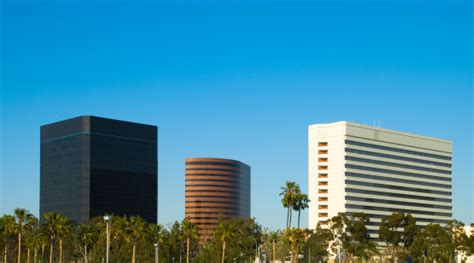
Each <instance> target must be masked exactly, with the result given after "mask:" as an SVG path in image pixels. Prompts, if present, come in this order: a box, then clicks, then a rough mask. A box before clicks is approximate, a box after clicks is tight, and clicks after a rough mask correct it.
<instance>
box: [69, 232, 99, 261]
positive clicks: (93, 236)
mask: <svg viewBox="0 0 474 263" xmlns="http://www.w3.org/2000/svg"><path fill="white" fill-rule="evenodd" d="M74 230H75V239H76V240H77V242H78V243H79V245H80V246H81V247H82V248H83V249H84V250H82V254H83V257H84V263H87V262H88V261H89V252H88V250H89V247H91V246H92V245H93V244H94V243H95V242H96V241H97V239H98V234H97V232H98V231H96V229H94V227H93V225H92V224H85V225H78V226H77V227H76V228H75V229H74Z"/></svg>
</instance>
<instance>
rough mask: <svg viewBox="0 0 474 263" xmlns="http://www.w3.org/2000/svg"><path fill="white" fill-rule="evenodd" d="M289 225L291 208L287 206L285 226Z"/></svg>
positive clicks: (288, 226)
mask: <svg viewBox="0 0 474 263" xmlns="http://www.w3.org/2000/svg"><path fill="white" fill-rule="evenodd" d="M290 227H291V208H290V207H289V206H288V212H287V215H286V228H290Z"/></svg>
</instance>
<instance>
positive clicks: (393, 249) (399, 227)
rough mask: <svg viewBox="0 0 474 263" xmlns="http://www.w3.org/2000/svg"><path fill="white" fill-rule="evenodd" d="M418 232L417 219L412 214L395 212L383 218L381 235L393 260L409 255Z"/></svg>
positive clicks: (380, 228) (380, 229)
mask: <svg viewBox="0 0 474 263" xmlns="http://www.w3.org/2000/svg"><path fill="white" fill-rule="evenodd" d="M416 232H417V226H416V220H415V219H414V218H413V216H411V215H410V214H406V215H405V214H403V213H400V212H395V213H393V214H392V215H390V216H388V217H385V218H383V219H382V222H381V223H380V227H379V237H380V239H381V240H382V241H384V242H385V244H386V246H387V248H386V251H388V253H389V255H390V256H391V258H392V259H393V260H397V258H398V257H407V256H408V254H407V252H408V249H409V248H410V246H411V245H412V244H413V241H414V238H415V235H416Z"/></svg>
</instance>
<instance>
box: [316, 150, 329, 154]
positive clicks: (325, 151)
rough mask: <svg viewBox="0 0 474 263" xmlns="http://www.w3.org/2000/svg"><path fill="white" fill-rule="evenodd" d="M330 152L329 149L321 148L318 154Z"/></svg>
mask: <svg viewBox="0 0 474 263" xmlns="http://www.w3.org/2000/svg"><path fill="white" fill-rule="evenodd" d="M327 153H328V150H319V151H318V154H327Z"/></svg>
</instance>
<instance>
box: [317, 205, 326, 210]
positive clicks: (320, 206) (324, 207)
mask: <svg viewBox="0 0 474 263" xmlns="http://www.w3.org/2000/svg"><path fill="white" fill-rule="evenodd" d="M318 209H328V206H327V205H318Z"/></svg>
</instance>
